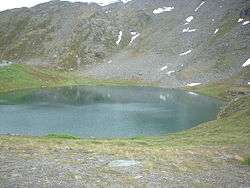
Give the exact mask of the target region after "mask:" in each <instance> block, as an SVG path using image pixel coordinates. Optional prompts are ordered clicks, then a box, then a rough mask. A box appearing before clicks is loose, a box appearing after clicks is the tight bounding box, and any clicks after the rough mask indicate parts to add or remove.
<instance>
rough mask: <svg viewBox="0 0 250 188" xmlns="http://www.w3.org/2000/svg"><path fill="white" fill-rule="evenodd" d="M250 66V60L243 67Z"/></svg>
mask: <svg viewBox="0 0 250 188" xmlns="http://www.w3.org/2000/svg"><path fill="white" fill-rule="evenodd" d="M249 65H250V58H248V60H247V61H246V62H245V63H244V64H243V65H242V67H247V66H249Z"/></svg>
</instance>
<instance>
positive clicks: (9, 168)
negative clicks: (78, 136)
mask: <svg viewBox="0 0 250 188" xmlns="http://www.w3.org/2000/svg"><path fill="white" fill-rule="evenodd" d="M0 151H1V152H0V177H1V178H0V187H3V188H7V187H10V188H12V187H25V188H26V187H30V188H33V187H37V188H39V187H250V169H249V167H247V166H242V165H240V164H239V162H238V161H237V160H236V159H235V158H237V157H235V155H234V153H230V152H228V151H227V152H222V151H219V150H218V151H216V152H214V151H213V153H214V154H213V155H212V158H210V159H209V160H212V161H213V162H211V165H209V167H207V168H206V170H200V169H196V170H192V171H190V170H189V169H188V167H187V169H185V168H186V167H184V166H181V169H182V170H178V169H180V168H179V164H178V163H181V161H182V159H183V156H178V155H177V158H176V159H174V160H175V161H176V162H175V163H170V162H169V163H163V162H161V161H159V164H157V165H158V168H157V169H155V168H148V167H147V165H146V164H147V163H146V161H144V160H142V159H128V158H125V159H124V158H121V157H117V156H113V155H103V154H97V153H91V152H87V151H84V150H79V149H78V150H75V149H72V148H70V147H65V148H61V149H53V150H50V151H49V150H46V152H44V151H43V152H41V151H40V150H36V149H31V148H17V149H15V148H13V147H9V148H8V147H6V146H5V147H4V146H3V145H2V147H1V148H0ZM206 151H207V152H208V151H209V149H208V150H207V149H206ZM207 152H206V153H207ZM190 153H192V155H185V157H187V158H189V159H188V160H192V163H204V164H205V163H207V161H204V159H201V157H200V156H199V155H198V156H197V155H196V154H195V153H194V152H192V151H190ZM200 155H203V154H200ZM190 157H191V158H190ZM145 158H147V157H145ZM120 160H123V161H120ZM124 160H125V161H124ZM178 161H179V162H178ZM214 161H216V162H214Z"/></svg>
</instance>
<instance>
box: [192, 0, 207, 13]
mask: <svg viewBox="0 0 250 188" xmlns="http://www.w3.org/2000/svg"><path fill="white" fill-rule="evenodd" d="M205 3H206V2H205V1H202V2H201V4H200V5H199V6H198V7H197V8H196V9H195V10H194V11H195V12H197V11H198V10H199V9H200V8H201V6H202V5H204V4H205Z"/></svg>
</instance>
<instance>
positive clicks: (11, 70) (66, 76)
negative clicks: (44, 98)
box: [0, 64, 153, 92]
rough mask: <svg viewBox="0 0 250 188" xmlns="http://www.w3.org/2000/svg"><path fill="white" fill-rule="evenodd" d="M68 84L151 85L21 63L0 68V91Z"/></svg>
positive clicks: (138, 81)
mask: <svg viewBox="0 0 250 188" xmlns="http://www.w3.org/2000/svg"><path fill="white" fill-rule="evenodd" d="M70 85H141V86H146V85H151V86H153V84H147V83H144V82H143V81H141V80H98V79H94V78H89V77H86V76H84V75H82V74H80V73H79V72H66V71H56V70H54V69H48V68H47V69H44V68H37V67H32V66H28V65H23V64H14V65H11V66H8V67H5V68H1V69H0V92H7V91H13V90H20V89H31V88H43V87H60V86H70Z"/></svg>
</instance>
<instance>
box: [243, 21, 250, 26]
mask: <svg viewBox="0 0 250 188" xmlns="http://www.w3.org/2000/svg"><path fill="white" fill-rule="evenodd" d="M249 23H250V21H244V22H243V23H242V25H247V24H249Z"/></svg>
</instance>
